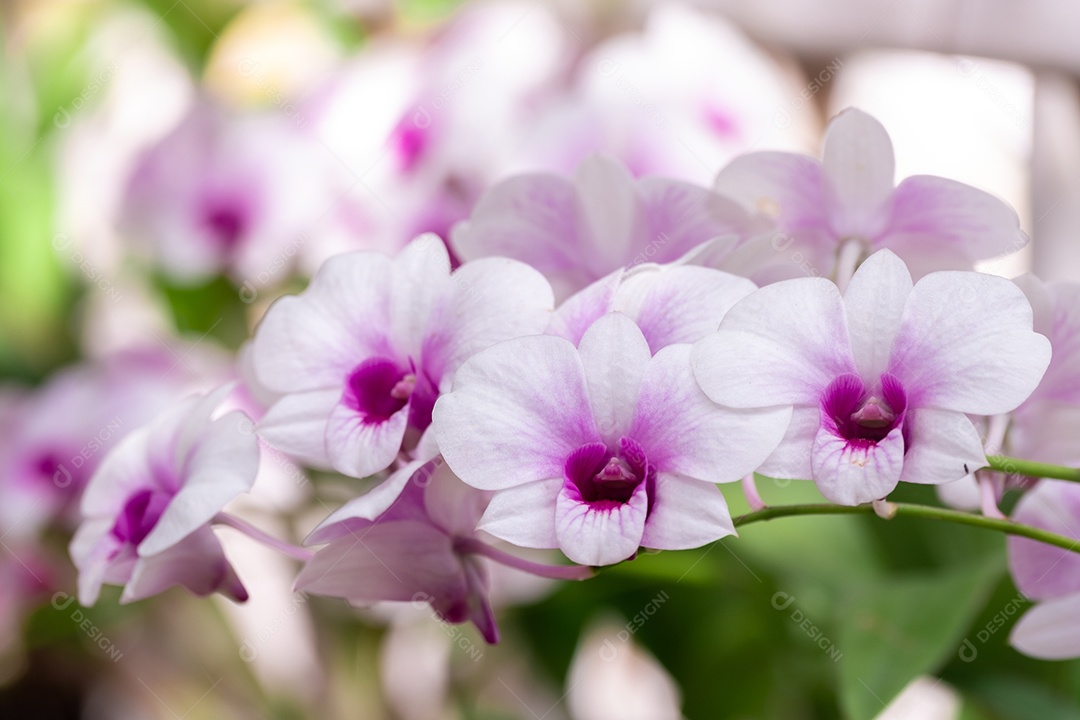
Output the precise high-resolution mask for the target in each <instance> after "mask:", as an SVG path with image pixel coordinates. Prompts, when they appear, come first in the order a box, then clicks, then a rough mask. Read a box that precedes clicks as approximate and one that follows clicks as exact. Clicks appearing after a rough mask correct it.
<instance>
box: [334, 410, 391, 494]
mask: <svg viewBox="0 0 1080 720" xmlns="http://www.w3.org/2000/svg"><path fill="white" fill-rule="evenodd" d="M410 405H411V404H408V403H407V404H406V405H405V406H404V407H403V408H401V409H400V410H398V411H397V412H395V413H394V414H393V415H391V416H390V417H389V418H388V419H386V420H384V421H382V422H365V420H364V418H363V417H362V416H361V415H360V414H359V413H358V412H357V411H356V410H353V409H352V408H350V407H348V406H346V405H344V404H341V403H338V404H337V405H335V406H334V410H333V412H331V413H330V419H329V420H328V421H327V424H326V452H327V455H328V456H329V458H330V464H331V465H332V466H333V468H334V469H335V470H337V471H338V472H340V473H342V474H344V475H348V476H350V477H356V478H362V477H367V476H368V475H371V474H373V473H377V472H379V471H380V470H385V469H386V468H388V467H390V464H391V463H393V462H394V459H395V458H397V456H398V452H399V451H400V450H401V441H402V440H403V439H404V437H405V429H406V427H407V426H408V423H409V409H410Z"/></svg>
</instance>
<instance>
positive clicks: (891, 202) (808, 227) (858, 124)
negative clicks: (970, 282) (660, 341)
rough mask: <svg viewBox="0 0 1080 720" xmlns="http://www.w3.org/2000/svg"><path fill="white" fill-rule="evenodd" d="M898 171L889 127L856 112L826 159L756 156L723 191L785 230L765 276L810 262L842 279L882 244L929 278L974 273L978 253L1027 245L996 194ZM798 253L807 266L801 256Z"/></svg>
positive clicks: (738, 164)
mask: <svg viewBox="0 0 1080 720" xmlns="http://www.w3.org/2000/svg"><path fill="white" fill-rule="evenodd" d="M894 173H895V169H894V159H893V148H892V142H891V141H890V140H889V135H888V133H887V132H886V131H885V128H884V127H882V125H881V123H879V122H878V121H877V120H875V119H874V118H872V117H870V116H869V115H867V114H866V113H864V112H862V111H860V110H856V109H848V110H845V111H844V112H842V113H840V114H839V115H837V116H836V117H835V118H833V120H832V122H831V123H830V124H829V128H828V131H827V132H826V134H825V142H824V148H823V150H822V159H821V160H820V161H818V160H816V159H814V158H811V157H808V156H805V155H797V154H794V153H785V152H774V151H764V152H754V153H749V154H747V155H742V156H740V157H738V158H736V159H735V160H733V161H731V163H730V164H729V165H727V167H725V168H724V169H723V170H721V171H720V174H719V175H718V176H717V179H716V185H715V188H716V190H717V191H718V192H720V193H722V194H724V195H726V196H728V197H731V198H733V199H735V200H737V201H739V202H740V203H741V204H742V205H743V207H745V208H746V209H747V210H748V211H750V212H753V213H756V214H757V215H758V216H759V217H762V218H765V219H769V220H771V221H773V222H774V223H775V224H776V227H777V228H778V229H779V230H781V231H783V233H784V236H783V237H781V238H774V239H772V240H771V241H770V242H769V243H766V244H762V246H761V248H759V251H760V253H761V255H760V257H759V267H757V268H754V271H753V272H751V273H750V277H752V278H754V279H755V280H757V281H758V282H759V283H764V282H771V281H774V280H777V279H783V278H790V277H795V276H799V275H803V274H806V269H805V268H804V267H803V265H805V266H806V267H809V268H810V269H811V270H812V271H813V272H812V273H811V274H816V275H820V276H826V277H828V276H831V275H833V274H834V273H835V272H836V271H837V269H838V266H841V265H842V266H845V267H843V268H839V269H840V273H839V274H840V276H841V277H839V278H838V279H839V280H840V281H841V284H843V282H844V279H845V278H844V277H843V276H845V275H849V274H850V270H849V269H850V268H852V267H854V263H855V262H856V261H857V260H858V259H859V257H860V256H864V255H868V254H870V253H872V252H874V251H876V250H879V249H881V248H888V249H890V250H892V251H893V252H895V253H896V254H897V255H899V256H900V257H901V258H903V260H904V261H905V262H906V263H907V264H908V268H909V269H910V271H911V274H912V275H913V276H915V277H916V278H920V277H922V276H923V275H925V274H926V273H928V272H931V271H934V270H970V269H972V267H973V265H974V263H975V261H977V260H985V259H988V258H993V257H997V256H1001V255H1005V254H1008V253H1011V252H1015V251H1016V250H1019V249H1020V248H1022V247H1023V246H1024V245H1025V244H1026V243H1027V236H1026V235H1025V234H1024V233H1023V232H1022V231H1021V230H1020V221H1019V218H1018V217H1017V215H1016V212H1015V211H1014V210H1013V209H1012V208H1010V207H1009V206H1008V205H1006V204H1005V203H1004V202H1002V201H1000V200H998V199H997V198H995V197H993V196H992V195H989V194H988V193H985V192H983V191H982V190H977V189H975V188H973V187H970V186H968V185H964V184H962V183H959V182H956V181H954V180H948V179H946V178H940V177H933V176H929V175H913V176H912V177H909V178H907V179H905V180H903V181H902V182H901V183H900V184H899V185H895V181H894ZM841 249H843V252H842V253H841ZM796 252H798V253H799V257H801V258H803V261H802V263H795V262H792V260H791V256H792V255H794V254H795V253H796ZM840 255H843V256H844V257H843V258H839V257H838V256H840Z"/></svg>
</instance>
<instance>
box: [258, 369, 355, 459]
mask: <svg viewBox="0 0 1080 720" xmlns="http://www.w3.org/2000/svg"><path fill="white" fill-rule="evenodd" d="M339 382H340V381H339ZM341 393H342V389H341V387H336V388H333V389H329V390H318V391H315V392H304V393H297V394H295V395H286V396H285V397H283V398H281V399H280V400H278V401H277V402H276V403H274V404H273V405H272V406H271V407H270V409H269V410H267V411H266V414H265V415H263V416H262V419H261V420H259V424H258V425H257V426H256V427H257V431H258V434H259V436H260V437H262V438H263V439H264V440H266V441H267V442H268V443H270V444H271V445H273V446H274V447H275V448H276V449H278V450H280V451H281V452H284V453H288V454H289V455H292V456H293V457H295V458H297V459H298V460H301V461H303V462H305V463H307V464H308V465H312V466H314V467H318V468H329V467H330V456H329V455H328V454H327V451H326V432H327V423H329V421H330V415H331V413H333V412H334V409H335V408H336V407H337V406H338V404H339V401H340V400H341Z"/></svg>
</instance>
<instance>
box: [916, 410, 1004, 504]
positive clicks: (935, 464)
mask: <svg viewBox="0 0 1080 720" xmlns="http://www.w3.org/2000/svg"><path fill="white" fill-rule="evenodd" d="M904 426H905V427H906V428H907V431H908V441H907V454H906V455H905V456H904V472H903V473H902V474H901V476H900V479H901V480H903V481H904V482H911V483H921V484H924V485H940V484H942V483H951V482H954V481H956V480H960V479H961V478H963V477H964V476H965V475H967V474H968V473H969V472H974V471H975V470H976V469H978V468H981V467H985V466H986V452H985V451H984V450H983V444H982V439H981V438H980V437H979V431H978V429H977V428H976V427H975V425H974V424H972V422H971V420H969V419H968V417H967V415H965V414H964V413H959V412H953V411H951V410H935V409H932V408H913V409H911V410H908V412H907V415H906V416H905V417H904Z"/></svg>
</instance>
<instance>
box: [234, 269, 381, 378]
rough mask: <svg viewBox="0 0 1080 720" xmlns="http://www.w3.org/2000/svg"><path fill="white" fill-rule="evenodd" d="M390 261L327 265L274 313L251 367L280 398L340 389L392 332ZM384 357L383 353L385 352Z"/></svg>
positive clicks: (263, 327)
mask: <svg viewBox="0 0 1080 720" xmlns="http://www.w3.org/2000/svg"><path fill="white" fill-rule="evenodd" d="M392 267H393V266H392V264H391V261H390V258H388V257H386V256H385V255H381V254H379V253H371V252H355V253H348V254H345V255H337V256H335V257H332V258H330V259H329V260H327V261H326V262H325V263H324V264H323V265H322V267H320V268H319V271H318V272H317V273H315V277H313V278H312V279H311V284H310V285H308V287H307V289H306V290H305V291H304V292H303V293H302V294H301V295H299V296H296V297H284V298H281V299H280V300H278V301H277V302H275V303H274V304H273V305H271V306H270V309H269V310H268V311H267V312H266V316H265V317H264V318H263V320H262V322H261V323H260V324H259V327H258V329H257V330H256V331H255V338H254V340H253V345H252V363H253V365H254V367H255V374H256V377H257V378H258V380H259V381H260V382H261V383H262V384H263V385H265V386H266V387H268V388H270V389H271V390H274V391H275V392H299V391H305V390H315V389H319V388H326V387H331V386H340V384H341V383H342V382H343V380H344V378H345V377H346V376H347V375H348V374H349V372H350V371H351V370H352V369H353V368H354V367H355V366H356V365H357V364H358V363H359V362H360V361H361V360H363V359H364V358H366V357H369V356H371V355H372V354H377V353H378V352H379V351H380V349H381V348H384V347H385V344H386V337H387V335H388V334H389V331H390V302H389V297H390V295H391V292H392V291H395V292H396V290H395V289H394V288H393V286H392V284H391V283H392V282H393V274H392ZM383 352H385V351H384V350H383Z"/></svg>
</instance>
